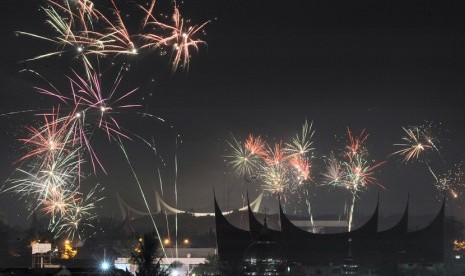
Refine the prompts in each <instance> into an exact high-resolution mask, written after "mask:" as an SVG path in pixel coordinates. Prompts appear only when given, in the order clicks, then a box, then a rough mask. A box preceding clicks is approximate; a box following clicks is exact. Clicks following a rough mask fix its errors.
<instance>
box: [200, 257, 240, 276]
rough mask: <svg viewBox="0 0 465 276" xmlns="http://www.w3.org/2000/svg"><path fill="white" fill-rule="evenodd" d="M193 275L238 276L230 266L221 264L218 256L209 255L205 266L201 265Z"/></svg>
mask: <svg viewBox="0 0 465 276" xmlns="http://www.w3.org/2000/svg"><path fill="white" fill-rule="evenodd" d="M192 274H195V275H199V276H207V275H208V276H217V275H222V276H229V275H231V276H232V275H238V274H237V272H236V271H234V270H233V269H231V267H230V266H229V265H228V264H225V263H222V262H220V261H219V259H218V255H216V254H215V255H208V256H207V258H206V260H205V262H204V263H203V264H199V265H198V266H196V267H195V268H194V269H193V270H192Z"/></svg>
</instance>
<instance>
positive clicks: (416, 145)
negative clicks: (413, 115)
mask: <svg viewBox="0 0 465 276" xmlns="http://www.w3.org/2000/svg"><path fill="white" fill-rule="evenodd" d="M402 129H403V130H404V132H405V134H406V136H404V137H402V140H403V141H404V143H402V144H394V145H395V146H399V147H402V149H400V150H398V151H396V152H394V153H392V155H396V154H397V155H400V156H403V160H402V162H408V161H410V160H413V159H416V160H418V159H419V157H420V155H423V154H424V152H428V151H431V150H437V147H436V146H435V144H434V140H435V139H434V138H432V136H429V135H426V134H425V131H424V130H423V129H422V127H417V126H414V127H410V128H405V127H402Z"/></svg>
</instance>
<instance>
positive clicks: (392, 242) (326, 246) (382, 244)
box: [215, 198, 445, 275]
mask: <svg viewBox="0 0 465 276" xmlns="http://www.w3.org/2000/svg"><path fill="white" fill-rule="evenodd" d="M279 207H280V216H279V225H280V227H281V229H280V231H278V230H269V235H270V236H271V237H272V238H273V239H274V240H275V241H278V242H281V243H282V244H283V245H284V246H285V248H286V250H285V252H284V251H283V252H282V255H283V256H286V258H287V261H288V262H290V263H299V264H302V265H304V266H329V265H338V264H339V265H343V264H346V265H350V262H349V261H348V258H347V254H348V251H349V242H348V241H349V239H351V240H352V242H351V253H352V257H353V260H356V262H357V266H358V265H359V264H360V265H361V266H362V265H369V264H397V263H442V262H443V258H444V256H443V239H444V238H443V236H444V233H443V232H444V229H443V226H444V209H445V201H444V202H443V204H442V207H441V209H440V211H439V213H438V214H437V216H436V217H435V218H434V219H433V221H432V222H431V223H430V224H429V225H428V226H426V227H425V228H423V229H421V230H417V231H413V232H408V231H407V226H408V202H407V206H406V208H405V211H404V214H403V216H402V218H401V220H400V221H399V222H398V223H397V224H396V225H395V226H394V227H392V228H390V229H388V230H385V231H380V232H378V209H379V208H378V205H377V206H376V209H375V212H374V213H373V215H372V216H371V218H370V219H369V220H368V222H367V223H365V225H363V226H361V227H360V228H358V229H356V230H353V231H352V232H343V233H336V234H321V233H311V232H308V231H305V230H302V229H300V228H299V227H297V226H296V225H294V224H293V223H292V222H291V221H290V220H289V219H288V218H287V216H286V215H285V214H284V212H283V210H282V208H281V205H280V206H279ZM248 211H249V212H248V215H249V231H246V230H242V229H239V228H237V227H235V226H233V225H231V224H230V223H229V222H228V220H227V219H226V217H225V216H224V215H223V213H222V212H221V209H220V208H219V206H218V203H217V202H216V198H215V220H216V231H217V244H218V255H219V259H220V261H224V262H229V263H231V265H234V266H241V265H242V256H243V254H244V252H245V251H246V250H247V248H248V246H249V245H250V244H251V243H252V242H254V241H257V240H258V237H259V233H260V229H261V228H262V227H263V226H262V224H261V223H259V222H258V220H257V219H256V218H255V216H254V214H253V212H252V210H251V209H250V208H249V209H248ZM346 271H347V272H348V273H350V269H348V270H346ZM257 275H259V274H257ZM349 275H350V274H349Z"/></svg>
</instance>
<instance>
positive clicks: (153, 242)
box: [132, 233, 169, 276]
mask: <svg viewBox="0 0 465 276" xmlns="http://www.w3.org/2000/svg"><path fill="white" fill-rule="evenodd" d="M160 249H161V244H160V241H159V240H158V239H157V238H155V234H154V233H145V234H144V235H143V237H141V238H140V239H139V240H138V245H137V247H136V248H135V250H134V252H133V253H132V260H133V262H134V263H135V264H136V265H138V269H137V271H136V275H137V276H148V275H151V276H152V275H153V276H167V275H169V274H168V270H166V269H163V268H162V267H161V260H162V258H163V255H162V254H161V252H160Z"/></svg>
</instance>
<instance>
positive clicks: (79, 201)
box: [50, 184, 103, 239]
mask: <svg viewBox="0 0 465 276" xmlns="http://www.w3.org/2000/svg"><path fill="white" fill-rule="evenodd" d="M101 192H102V189H101V188H100V186H99V185H98V184H97V185H95V186H94V188H92V189H91V190H90V191H89V192H88V193H87V194H85V195H84V194H82V193H79V192H77V191H74V192H73V193H72V198H71V199H70V202H69V204H68V206H67V211H66V214H65V215H63V216H61V217H60V219H59V220H57V221H56V222H55V223H52V224H51V226H50V229H51V230H52V231H54V232H55V237H59V236H61V235H65V236H66V237H68V238H70V239H74V238H75V237H76V236H77V237H78V238H79V239H81V238H82V234H83V233H84V231H85V229H86V228H93V225H92V220H94V219H95V218H96V214H95V211H96V210H95V209H96V207H97V203H98V202H99V201H101V200H102V199H103V198H101V197H98V196H97V194H98V193H101Z"/></svg>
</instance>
